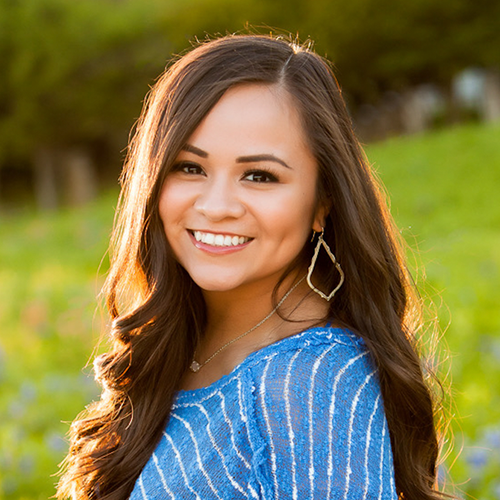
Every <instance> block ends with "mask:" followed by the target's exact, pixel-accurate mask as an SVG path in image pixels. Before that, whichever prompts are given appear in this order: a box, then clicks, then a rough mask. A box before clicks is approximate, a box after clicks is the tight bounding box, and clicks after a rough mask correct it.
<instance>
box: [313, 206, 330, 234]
mask: <svg viewBox="0 0 500 500" xmlns="http://www.w3.org/2000/svg"><path fill="white" fill-rule="evenodd" d="M330 208H331V207H330V206H326V205H324V204H321V205H320V206H319V207H318V208H317V209H316V213H315V215H314V219H313V225H312V229H313V231H316V232H317V233H321V230H322V229H323V228H324V227H325V223H326V217H327V215H328V214H329V213H330Z"/></svg>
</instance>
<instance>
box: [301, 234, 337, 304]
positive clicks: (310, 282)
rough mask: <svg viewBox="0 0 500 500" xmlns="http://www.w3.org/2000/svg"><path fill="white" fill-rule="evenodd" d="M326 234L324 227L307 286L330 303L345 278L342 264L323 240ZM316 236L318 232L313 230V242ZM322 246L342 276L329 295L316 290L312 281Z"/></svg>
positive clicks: (312, 261)
mask: <svg viewBox="0 0 500 500" xmlns="http://www.w3.org/2000/svg"><path fill="white" fill-rule="evenodd" d="M324 234H325V228H323V227H322V228H321V233H320V235H319V237H318V243H317V244H316V248H315V249H314V255H313V257H312V260H311V264H310V265H309V271H308V273H307V284H308V285H309V287H310V288H311V289H312V290H313V291H314V292H316V293H317V294H318V295H319V296H320V297H321V298H323V299H325V300H327V301H328V302H329V301H330V300H332V299H333V296H334V295H335V294H336V293H337V292H338V290H339V289H340V287H341V286H342V284H343V283H344V278H345V276H344V271H342V268H341V267H340V264H339V263H338V262H337V259H336V258H335V255H334V254H333V252H332V251H331V249H330V247H329V246H328V244H327V243H326V241H325V240H324V239H323V235H324ZM315 236H316V231H314V230H313V236H312V239H311V242H312V241H314V237H315ZM322 246H323V248H324V249H325V251H326V253H327V254H328V257H330V260H331V261H332V262H333V265H334V266H335V268H336V269H337V271H338V272H339V274H340V281H339V283H338V285H337V286H336V287H335V288H334V289H333V290H332V291H331V292H330V294H329V295H326V294H324V293H323V292H322V291H321V290H319V289H318V288H316V287H315V286H314V285H313V283H312V281H311V278H312V275H313V272H314V266H315V265H316V261H317V260H318V255H319V251H320V250H321V247H322Z"/></svg>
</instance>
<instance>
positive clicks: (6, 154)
mask: <svg viewBox="0 0 500 500" xmlns="http://www.w3.org/2000/svg"><path fill="white" fill-rule="evenodd" d="M498 19H500V3H498V2H491V1H489V0H475V1H472V0H441V1H440V2H435V1H434V0H415V1H413V2H396V3H395V2H393V1H391V0H351V1H350V2H347V3H346V2H341V1H340V0H333V1H332V0H328V1H327V0H313V1H311V2H299V1H297V0H287V1H286V2H285V0H276V1H273V2H268V1H266V0H254V1H251V0H240V1H238V2H234V1H232V0H185V1H183V2H177V1H175V0H84V1H67V0H30V1H16V0H5V1H2V2H0V58H1V60H2V71H1V72H0V162H2V163H5V162H6V161H7V160H12V159H15V160H21V161H30V158H31V155H32V154H33V150H34V149H36V148H39V147H49V148H54V149H57V148H61V147H64V146H67V145H68V144H69V145H72V144H74V143H77V144H87V145H88V144H92V143H93V142H96V141H100V142H106V143H109V142H110V141H111V142H113V143H114V144H113V148H114V149H115V150H119V149H120V147H116V148H115V144H116V143H118V144H119V145H120V146H124V145H125V142H126V138H127V133H128V130H129V128H130V126H131V125H132V124H133V122H134V121H135V119H136V118H137V116H138V114H139V103H140V102H141V99H142V98H143V96H144V94H145V93H146V91H147V89H148V86H149V85H151V84H152V83H153V81H154V79H155V78H156V77H157V75H158V74H159V73H160V72H161V71H162V69H163V68H164V66H165V64H166V63H167V60H168V59H169V58H170V54H171V53H179V52H182V51H184V50H185V49H186V48H187V47H189V45H190V41H193V40H195V38H198V39H204V38H205V35H206V34H207V33H208V34H211V35H213V34H217V33H219V34H225V33H227V32H235V31H240V32H244V31H246V30H245V26H246V25H247V24H249V25H250V26H255V27H256V28H255V30H256V31H260V32H263V33H266V32H269V31H272V28H277V29H278V30H279V29H280V28H281V29H288V30H290V31H291V33H292V34H295V33H298V34H300V37H301V38H302V39H305V38H307V37H309V36H311V37H312V38H313V39H315V40H317V42H318V43H317V49H318V52H319V53H320V54H327V55H328V56H329V57H330V58H332V59H333V61H334V62H335V64H336V67H337V69H338V73H339V76H340V80H341V83H342V85H343V87H344V89H345V90H346V92H347V94H348V95H349V96H350V100H351V104H352V105H355V104H356V103H359V102H366V101H373V100H376V99H377V97H378V96H380V94H381V92H383V91H385V90H387V89H400V88H403V87H405V86H406V85H409V84H412V83H419V82H422V81H426V82H428V81H432V82H436V81H440V82H444V83H446V82H448V81H449V78H450V77H451V75H452V74H453V73H454V72H456V71H457V70H459V69H462V68H464V67H466V66H470V65H481V66H497V67H498V66H499V64H500V60H499V55H498V54H499V53H498V50H497V48H498V46H500V29H499V26H498ZM266 26H268V27H270V28H266ZM250 29H251V30H252V28H250ZM278 32H279V31H278Z"/></svg>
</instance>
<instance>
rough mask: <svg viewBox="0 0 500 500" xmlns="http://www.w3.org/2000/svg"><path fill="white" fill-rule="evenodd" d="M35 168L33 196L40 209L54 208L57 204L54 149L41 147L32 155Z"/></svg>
mask: <svg viewBox="0 0 500 500" xmlns="http://www.w3.org/2000/svg"><path fill="white" fill-rule="evenodd" d="M33 166H34V169H35V175H34V179H35V197H36V202H37V206H38V208H39V209H40V210H55V209H56V208H57V207H58V205H59V200H58V196H57V161H56V155H55V154H54V151H52V150H51V149H49V148H44V147H41V148H39V149H37V150H36V151H35V155H34V157H33Z"/></svg>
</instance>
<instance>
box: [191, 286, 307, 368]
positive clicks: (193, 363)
mask: <svg viewBox="0 0 500 500" xmlns="http://www.w3.org/2000/svg"><path fill="white" fill-rule="evenodd" d="M305 278H306V277H305V276H303V277H302V278H301V279H300V280H299V281H297V283H295V285H293V286H292V288H290V290H288V292H286V293H285V295H284V296H283V298H282V299H281V300H280V301H279V302H278V304H276V307H275V308H274V309H273V310H272V311H271V312H270V313H269V314H268V315H267V316H266V317H265V318H264V319H262V320H260V321H259V322H258V323H257V324H256V325H255V326H252V328H250V330H247V331H246V332H245V333H242V334H241V335H238V337H236V338H234V339H232V340H230V341H229V342H227V343H226V344H224V345H223V346H222V347H220V348H219V349H217V350H216V351H215V352H214V353H213V354H212V355H211V356H210V357H209V358H208V359H207V360H206V361H204V362H203V363H198V361H196V360H195V359H194V358H193V361H192V362H191V365H190V366H189V369H190V370H191V371H192V372H193V373H196V372H199V371H200V370H201V369H202V368H203V367H204V366H205V365H206V364H207V363H208V362H210V361H212V359H214V358H215V356H217V355H218V354H220V353H221V352H222V351H223V350H224V349H226V347H229V346H230V345H231V344H233V343H234V342H236V341H237V340H240V339H242V338H243V337H245V336H246V335H248V334H249V333H252V332H253V331H254V330H257V328H259V326H262V325H263V324H264V323H265V322H266V321H267V320H268V319H269V318H270V317H271V316H272V315H273V314H274V313H275V312H276V311H277V310H278V309H279V308H280V307H281V305H282V304H283V302H285V300H286V299H287V298H288V296H289V295H290V294H291V293H292V292H293V291H294V290H295V289H296V288H297V287H298V286H299V285H300V284H301V283H302V282H303V281H304V280H305ZM195 356H196V353H195Z"/></svg>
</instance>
